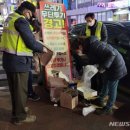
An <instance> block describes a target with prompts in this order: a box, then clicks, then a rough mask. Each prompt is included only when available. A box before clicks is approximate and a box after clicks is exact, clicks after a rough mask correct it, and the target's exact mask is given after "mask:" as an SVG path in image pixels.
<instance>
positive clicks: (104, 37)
mask: <svg viewBox="0 0 130 130" xmlns="http://www.w3.org/2000/svg"><path fill="white" fill-rule="evenodd" d="M96 28H97V20H96V22H95V24H94V25H93V26H92V27H89V29H90V30H91V36H95V32H96ZM81 35H84V36H86V28H84V29H83V30H82V34H81ZM107 39H108V34H107V28H106V26H105V25H104V24H103V25H102V28H101V41H102V42H105V43H106V42H107Z"/></svg>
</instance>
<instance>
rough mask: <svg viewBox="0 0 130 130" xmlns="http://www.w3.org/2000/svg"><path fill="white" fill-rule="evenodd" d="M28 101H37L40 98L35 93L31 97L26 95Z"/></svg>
mask: <svg viewBox="0 0 130 130" xmlns="http://www.w3.org/2000/svg"><path fill="white" fill-rule="evenodd" d="M28 99H29V100H32V101H38V100H40V97H39V96H38V95H37V94H36V93H33V94H31V95H28Z"/></svg>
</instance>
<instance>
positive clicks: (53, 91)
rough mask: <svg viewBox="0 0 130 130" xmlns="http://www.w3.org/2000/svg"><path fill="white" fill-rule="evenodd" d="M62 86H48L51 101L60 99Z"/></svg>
mask: <svg viewBox="0 0 130 130" xmlns="http://www.w3.org/2000/svg"><path fill="white" fill-rule="evenodd" d="M63 90H64V88H50V98H51V101H52V102H58V101H59V100H60V94H61V93H62V92H63Z"/></svg>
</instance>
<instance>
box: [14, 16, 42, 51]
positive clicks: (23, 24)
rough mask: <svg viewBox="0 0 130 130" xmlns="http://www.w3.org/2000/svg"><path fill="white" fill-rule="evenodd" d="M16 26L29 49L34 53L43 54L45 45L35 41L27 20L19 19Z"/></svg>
mask: <svg viewBox="0 0 130 130" xmlns="http://www.w3.org/2000/svg"><path fill="white" fill-rule="evenodd" d="M14 26H15V28H16V30H17V31H18V32H19V34H20V36H21V37H22V39H23V41H24V43H25V45H26V46H27V47H28V48H29V49H31V50H33V51H34V52H43V45H42V44H41V43H39V42H37V41H36V40H35V37H34V35H33V33H32V31H31V30H30V27H29V23H28V21H27V20H25V19H24V18H19V19H17V20H16V21H15V23H14Z"/></svg>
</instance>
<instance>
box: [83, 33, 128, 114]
mask: <svg viewBox="0 0 130 130" xmlns="http://www.w3.org/2000/svg"><path fill="white" fill-rule="evenodd" d="M82 47H83V53H84V54H87V56H88V58H89V60H90V64H98V66H99V67H98V69H99V72H100V73H104V76H105V80H104V85H103V87H102V90H101V93H100V95H99V97H98V98H97V99H96V101H97V102H98V104H99V105H100V106H102V108H100V109H97V110H96V114H98V115H101V114H112V113H113V110H112V106H113V104H114V103H115V101H116V97H117V87H118V83H119V80H120V79H121V78H123V77H124V76H125V75H126V74H127V69H126V65H125V62H124V59H123V57H122V55H121V54H120V53H119V52H118V51H117V50H116V49H115V48H113V47H112V46H111V45H109V44H107V45H106V44H104V43H103V44H101V43H100V41H98V39H97V38H96V37H95V36H91V37H89V38H87V39H86V40H85V42H84V43H82ZM107 95H108V96H109V99H108V101H107V104H106V105H105V106H103V99H104V97H106V96H107Z"/></svg>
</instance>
